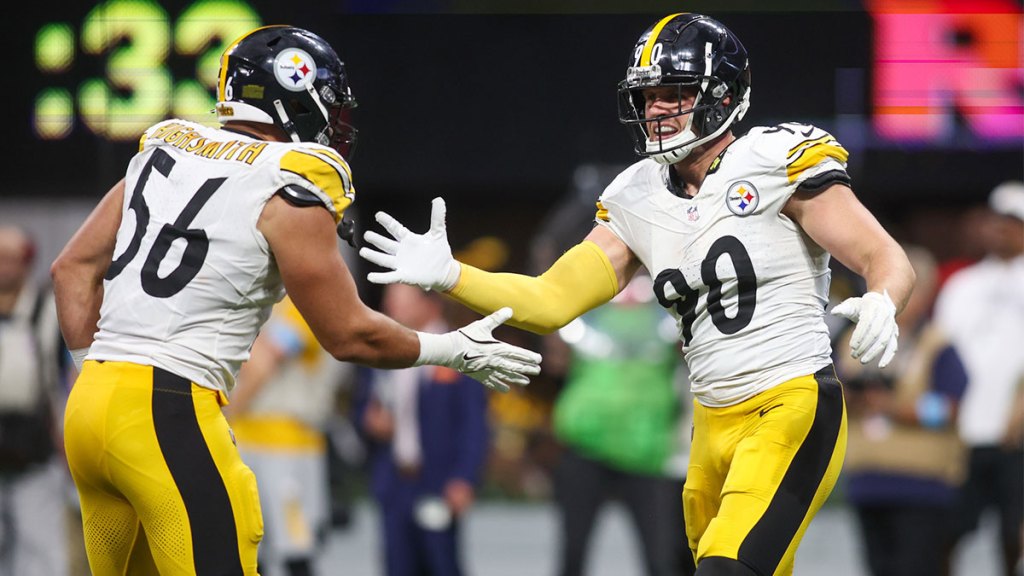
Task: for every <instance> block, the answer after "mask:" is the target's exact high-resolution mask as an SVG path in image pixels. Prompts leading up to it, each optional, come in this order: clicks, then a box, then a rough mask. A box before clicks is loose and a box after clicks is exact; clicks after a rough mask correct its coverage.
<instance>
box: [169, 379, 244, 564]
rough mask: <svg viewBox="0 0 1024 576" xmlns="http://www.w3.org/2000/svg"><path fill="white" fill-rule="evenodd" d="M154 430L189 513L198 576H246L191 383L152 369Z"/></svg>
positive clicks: (228, 509)
mask: <svg viewBox="0 0 1024 576" xmlns="http://www.w3.org/2000/svg"><path fill="white" fill-rule="evenodd" d="M153 424H154V426H155V428H156V437H157V441H158V442H159V443H160V450H161V451H162V452H163V456H164V460H165V461H166V462H167V467H168V468H169V469H170V471H171V476H172V477H173V478H174V483H175V484H176V485H177V486H178V492H179V493H180V494H181V498H182V500H183V501H184V503H185V511H186V512H187V513H188V521H189V526H190V527H191V532H192V554H193V557H194V559H195V568H196V574H197V576H243V571H242V560H241V558H240V557H239V554H238V540H237V539H238V530H237V529H236V527H235V516H234V513H233V512H232V510H231V500H230V499H229V498H228V491H227V488H225V486H224V480H223V479H222V478H221V475H220V471H219V470H217V465H216V463H215V462H214V461H213V456H212V455H211V454H210V449H209V448H208V447H207V446H206V441H205V440H204V439H203V432H202V430H201V429H200V428H199V420H198V419H197V418H196V413H195V408H194V406H193V404H192V383H191V382H189V381H188V380H187V379H185V378H182V377H180V376H177V375H174V374H171V373H170V372H167V371H166V370H161V369H160V368H153Z"/></svg>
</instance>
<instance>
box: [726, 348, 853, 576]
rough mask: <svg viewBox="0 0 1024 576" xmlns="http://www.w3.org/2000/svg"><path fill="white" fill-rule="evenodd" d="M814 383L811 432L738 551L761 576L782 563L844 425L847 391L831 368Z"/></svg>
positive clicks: (740, 556) (824, 371) (816, 377)
mask: <svg viewBox="0 0 1024 576" xmlns="http://www.w3.org/2000/svg"><path fill="white" fill-rule="evenodd" d="M814 379H815V380H817V381H818V403H817V407H816V408H815V411H814V422H813V423H812V424H811V429H810V430H809V431H808V433H807V437H806V438H805V439H804V442H803V444H801V445H800V448H798V449H797V452H796V454H795V455H794V456H793V460H792V462H790V465H789V469H788V470H787V471H786V475H785V476H783V478H782V482H781V483H780V484H779V488H778V490H776V492H775V496H774V497H773V498H772V501H771V502H770V503H769V504H768V509H767V510H765V513H764V515H763V516H761V519H760V520H759V521H758V522H757V524H755V525H754V527H753V529H751V530H750V533H749V534H747V537H746V538H745V539H744V540H743V544H741V545H740V549H739V551H738V553H737V559H738V560H739V561H740V562H742V563H744V564H746V565H747V566H750V567H752V568H754V569H755V570H757V572H758V574H773V573H774V572H775V569H776V567H778V565H779V562H781V561H782V557H783V556H784V555H785V553H786V549H787V548H789V545H790V543H791V542H792V541H793V538H794V536H795V535H796V533H797V531H798V530H799V529H800V524H801V523H803V521H804V517H806V516H807V511H808V509H809V508H810V506H811V502H812V501H813V500H814V495H815V493H816V492H817V491H818V486H820V485H821V481H822V479H823V478H824V476H825V472H826V470H827V469H828V465H829V462H830V461H831V460H832V454H833V452H835V449H836V441H837V439H838V438H839V431H840V429H841V427H842V421H843V389H842V386H841V385H840V384H839V380H838V379H837V378H836V375H835V370H834V369H833V367H832V365H831V364H830V365H829V366H827V367H825V368H823V369H821V370H819V371H818V372H816V373H815V374H814Z"/></svg>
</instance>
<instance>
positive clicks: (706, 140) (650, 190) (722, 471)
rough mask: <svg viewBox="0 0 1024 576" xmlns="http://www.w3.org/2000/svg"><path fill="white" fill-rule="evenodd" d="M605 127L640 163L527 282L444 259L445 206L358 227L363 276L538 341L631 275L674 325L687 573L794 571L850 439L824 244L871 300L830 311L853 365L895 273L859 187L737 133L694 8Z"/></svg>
mask: <svg viewBox="0 0 1024 576" xmlns="http://www.w3.org/2000/svg"><path fill="white" fill-rule="evenodd" d="M619 96H620V120H621V121H622V122H623V123H625V124H626V125H628V126H629V127H630V128H631V129H632V131H633V133H634V136H635V141H636V151H637V153H639V154H640V155H641V156H643V157H644V159H643V160H641V161H640V162H637V163H636V164H634V165H633V166H631V167H629V168H627V169H626V170H625V171H623V172H622V173H621V174H620V175H619V176H618V177H617V178H616V179H615V180H614V181H613V182H612V183H611V185H609V186H608V187H607V189H606V190H605V191H604V193H603V194H602V196H601V199H600V202H598V210H597V216H596V226H595V227H594V229H593V231H592V232H590V234H589V235H588V236H587V237H586V238H585V239H584V241H583V242H581V243H580V244H578V245H577V246H575V247H573V248H572V249H570V250H569V251H567V252H566V253H565V254H564V255H563V256H562V257H561V259H559V260H558V261H557V262H556V263H555V264H553V265H552V266H551V268H550V269H548V270H547V271H546V272H545V273H543V274H541V275H540V276H538V277H527V276H521V275H513V274H488V273H485V272H482V271H480V270H476V269H474V268H472V267H470V266H467V265H465V264H461V265H460V264H459V263H458V262H456V261H455V260H453V259H452V258H451V255H450V254H451V253H450V250H449V248H448V244H447V239H446V234H445V229H444V203H443V201H442V200H440V199H435V200H434V205H433V216H432V218H431V228H430V230H429V231H428V232H427V233H426V234H423V235H419V234H413V233H411V232H410V231H409V230H407V229H406V228H405V227H403V226H402V225H401V224H400V223H398V222H397V221H395V220H394V219H393V218H391V217H390V216H388V215H387V214H378V217H377V220H378V222H380V223H381V225H382V226H384V228H385V229H386V230H387V231H388V232H389V233H390V235H391V236H392V238H386V237H384V236H382V235H380V234H376V233H373V232H368V233H367V234H366V239H367V241H369V242H370V243H371V244H373V245H374V246H376V247H377V248H378V249H379V251H374V250H372V249H370V248H364V249H363V250H362V251H361V254H362V255H363V256H364V257H365V258H367V259H368V260H370V261H372V262H374V263H376V264H378V265H380V266H382V267H384V268H388V269H390V270H388V271H386V272H375V273H371V274H370V275H369V278H370V280H371V281H375V282H381V283H391V282H403V283H409V284H416V285H419V286H421V287H423V288H430V289H435V290H443V291H445V292H447V293H448V294H449V295H450V296H452V297H453V298H455V299H457V300H459V301H461V302H463V303H465V304H466V305H468V306H470V307H472V308H474V309H476V310H478V311H490V310H494V309H496V308H498V307H499V306H504V305H510V306H512V307H513V308H515V314H514V316H513V319H512V321H511V323H512V324H513V325H516V326H519V327H522V328H526V329H528V330H532V331H535V332H540V333H544V332H549V331H551V330H554V329H557V328H559V327H561V326H563V325H564V324H566V323H568V322H569V321H570V320H572V319H573V318H575V317H576V316H579V315H580V314H582V313H584V312H586V311H587V310H589V309H591V308H594V307H595V306H599V305H601V304H603V303H605V302H607V301H609V300H610V299H611V298H612V297H613V296H614V295H615V294H616V293H617V292H618V291H619V290H620V289H621V288H622V287H623V286H626V285H627V283H628V281H629V279H630V278H631V277H632V276H633V274H634V272H636V270H637V269H638V268H639V267H640V266H645V267H646V268H647V269H648V270H649V271H650V273H651V276H652V277H654V278H655V279H656V280H655V283H654V292H655V295H656V296H657V298H658V300H659V301H660V302H661V304H662V305H663V306H664V307H665V308H667V309H668V311H669V312H670V313H671V314H672V315H673V316H675V318H676V320H677V323H678V328H679V338H680V340H681V341H682V345H683V351H684V353H685V357H686V361H687V363H688V364H689V367H690V373H691V380H692V386H693V393H694V396H695V399H696V401H695V409H694V420H695V423H694V430H693V447H692V452H691V457H690V466H689V471H688V474H687V479H686V487H685V489H684V492H683V502H684V513H685V516H686V531H687V537H688V539H689V543H690V548H691V549H692V552H693V554H694V557H695V559H696V561H697V566H698V567H697V574H698V575H700V576H707V575H711V574H715V575H730V576H732V575H743V576H748V575H749V576H753V575H755V574H756V575H758V576H766V575H773V574H774V575H781V574H790V573H791V572H792V570H793V561H794V556H795V551H796V547H797V545H798V543H799V541H800V538H801V537H802V535H803V533H804V530H805V529H806V527H807V525H808V523H809V522H810V520H811V518H812V517H813V516H814V514H815V512H816V511H817V510H818V509H819V507H820V506H821V504H822V503H823V502H824V500H825V498H826V497H827V496H828V494H829V493H830V492H831V490H832V488H833V486H834V485H835V482H836V479H837V477H838V474H839V469H840V467H841V466H842V461H843V455H844V452H845V446H846V413H845V406H844V403H843V396H842V389H841V386H840V384H839V382H838V380H837V379H836V377H835V372H834V370H833V368H832V365H831V362H830V346H829V334H828V331H827V329H826V326H825V321H824V314H825V307H826V303H827V297H828V288H829V269H828V262H829V258H830V254H831V255H834V256H835V257H836V258H838V259H839V261H840V262H842V263H843V264H845V265H846V266H848V267H849V268H850V269H852V270H854V271H856V272H857V273H859V274H861V275H862V276H863V277H864V278H865V280H866V281H867V287H868V290H869V291H868V292H867V293H866V294H865V295H864V296H862V297H858V298H852V299H850V300H847V301H845V302H843V303H842V304H840V305H839V306H837V307H836V308H835V309H834V310H833V312H834V313H838V314H842V315H844V316H846V317H848V318H850V319H851V320H853V321H855V322H857V327H856V329H855V332H854V335H853V348H852V353H853V356H854V357H856V358H858V359H860V360H861V361H862V362H865V363H866V362H873V361H876V360H878V361H880V363H881V364H883V365H884V364H886V363H887V362H888V361H889V359H890V358H891V357H892V354H893V352H894V351H895V348H896V323H895V320H894V316H895V314H896V312H897V311H898V310H899V309H900V308H901V307H902V306H903V305H904V303H905V302H906V299H907V297H908V295H909V293H910V290H911V286H912V284H913V277H914V273H913V270H912V269H911V267H910V264H909V262H908V260H907V258H906V256H905V254H904V253H903V251H902V250H901V249H900V247H899V246H898V245H897V243H896V242H895V241H894V240H893V239H892V238H891V237H890V236H889V234H888V233H886V231H885V230H884V229H883V228H882V227H881V226H880V225H879V223H878V222H877V221H876V220H875V218H874V217H873V216H872V215H871V214H870V213H869V212H868V211H867V210H866V209H865V208H864V207H863V205H862V204H861V203H860V202H859V201H858V200H857V198H856V197H855V196H854V194H853V191H852V189H851V187H850V178H849V176H848V175H847V173H846V169H845V166H846V159H847V152H846V150H844V149H843V147H842V146H841V145H840V144H839V143H838V142H837V141H836V140H835V139H834V138H833V137H832V136H831V135H830V134H828V133H827V132H825V131H824V130H821V129H819V128H816V127H814V126H809V125H803V124H782V125H779V126H775V127H771V128H754V129H752V130H750V131H749V133H747V134H746V135H744V136H742V137H737V136H736V135H734V134H733V132H732V125H733V124H734V123H735V122H736V121H738V120H739V119H741V118H742V116H743V114H744V112H746V110H747V107H748V105H749V102H750V67H749V63H748V60H747V53H746V50H745V49H744V48H743V46H742V45H741V44H740V41H739V40H738V39H737V38H736V36H735V35H733V34H732V32H730V31H729V30H727V29H726V28H725V27H724V26H723V25H722V24H720V23H719V22H717V21H715V20H713V19H711V18H708V17H706V16H702V15H699V14H672V15H670V16H667V17H665V18H663V19H661V20H659V21H658V22H656V23H655V24H654V25H652V26H651V27H650V28H648V29H647V30H646V31H645V32H644V33H643V35H642V36H641V37H640V39H639V41H638V42H637V43H636V45H635V46H634V48H633V50H632V51H631V52H630V58H629V63H628V68H627V69H626V77H625V79H624V80H623V81H622V82H621V83H620V85H619Z"/></svg>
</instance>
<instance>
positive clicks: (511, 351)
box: [415, 308, 541, 392]
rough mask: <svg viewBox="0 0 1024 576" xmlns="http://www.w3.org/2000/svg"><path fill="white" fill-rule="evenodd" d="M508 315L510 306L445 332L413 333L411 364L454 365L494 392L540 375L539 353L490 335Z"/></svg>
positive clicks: (526, 382) (522, 384)
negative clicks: (416, 352)
mask: <svg viewBox="0 0 1024 576" xmlns="http://www.w3.org/2000/svg"><path fill="white" fill-rule="evenodd" d="M511 317H512V309H511V308H502V309H501V310H498V311H497V312H495V313H493V314H491V315H490V316H487V317H486V318H483V319H480V320H477V321H476V322H473V323H472V324H468V325H466V326H463V327H462V328H459V329H458V330H455V331H453V332H448V333H447V334H427V333H425V332H417V334H418V335H419V337H420V356H419V358H418V359H417V360H416V364H415V365H416V366H421V365H423V364H435V365H438V366H447V367H449V368H454V369H456V370H458V371H459V372H462V373H463V374H466V375H467V376H470V377H472V378H474V379H476V380H478V381H480V382H481V383H482V384H483V385H484V386H487V387H488V388H490V389H492V390H497V391H498V392H508V390H509V385H510V384H516V385H519V386H526V385H527V384H529V383H530V379H529V376H536V375H537V374H540V361H541V356H540V354H537V353H536V352H531V351H530V350H527V349H525V348H520V347H518V346H513V345H511V344H506V343H505V342H502V341H500V340H495V339H494V337H493V336H491V332H492V331H493V330H494V329H495V328H497V327H498V326H500V325H501V324H504V323H505V322H506V321H508V319H509V318H511Z"/></svg>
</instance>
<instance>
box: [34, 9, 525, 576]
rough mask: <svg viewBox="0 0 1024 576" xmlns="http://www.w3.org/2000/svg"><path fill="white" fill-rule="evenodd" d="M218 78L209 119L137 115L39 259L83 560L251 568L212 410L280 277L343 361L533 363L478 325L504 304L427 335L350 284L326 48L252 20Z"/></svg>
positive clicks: (245, 508)
mask: <svg viewBox="0 0 1024 576" xmlns="http://www.w3.org/2000/svg"><path fill="white" fill-rule="evenodd" d="M218 91H219V98H218V99H219V102H218V104H217V113H218V117H219V120H220V121H221V122H223V123H224V127H223V128H222V129H214V128H208V127H204V126H201V125H198V124H194V123H191V122H186V121H182V120H170V121H165V122H161V123H159V124H156V125H155V126H153V127H151V128H149V129H148V130H147V131H146V132H145V134H143V135H142V138H141V140H140V142H139V153H138V154H137V155H136V156H135V157H134V158H133V159H132V160H131V162H130V164H129V165H128V169H127V173H126V176H125V178H124V179H123V180H122V181H121V182H119V183H118V184H117V185H115V186H114V187H113V189H112V190H111V191H110V192H109V193H108V194H107V195H106V196H105V197H104V198H103V200H102V201H101V202H100V204H99V205H98V206H97V208H96V209H95V210H94V211H93V213H92V214H91V215H90V217H89V219H88V220H87V221H86V222H85V224H83V226H82V228H81V229H80V230H79V231H78V232H77V233H76V234H75V236H74V237H73V238H72V239H71V241H70V242H69V243H68V245H67V247H66V248H65V249H64V251H63V252H62V254H61V255H60V257H59V258H58V259H57V260H56V261H55V262H54V264H53V268H52V274H53V279H54V283H55V289H56V294H57V299H58V313H59V317H60V323H61V329H62V331H63V333H64V338H65V340H66V341H67V344H68V346H69V348H70V349H71V350H72V351H73V352H72V354H73V356H74V357H75V360H76V365H77V366H78V367H79V369H80V375H79V378H78V380H77V382H76V383H75V386H74V389H73V390H72V392H71V395H70V397H69V399H68V403H67V412H66V414H65V442H66V449H67V459H68V464H69V465H70V468H71V473H72V475H73V477H74V480H75V484H76V486H77V488H78V492H79V495H80V496H81V503H82V516H83V522H84V528H85V538H86V548H87V551H88V556H89V564H90V567H91V569H92V573H93V574H96V575H98V576H108V575H109V576H113V575H122V574H126V573H127V574H136V573H140V574H141V573H145V574H151V573H154V572H159V573H160V574H163V575H165V576H168V575H192V574H218V575H227V574H237V575H254V574H256V549H257V545H258V543H259V541H260V538H261V536H262V533H263V525H262V519H261V515H260V507H259V501H258V497H257V491H256V485H255V480H254V478H253V475H252V472H251V471H250V470H249V469H248V468H247V467H246V466H245V465H244V464H243V463H242V461H241V460H240V459H239V456H238V452H237V449H236V448H235V446H234V444H233V440H232V437H231V433H230V431H229V429H228V425H227V423H226V422H225V420H224V417H223V416H222V414H221V410H220V407H221V406H222V405H224V404H225V403H226V402H227V395H228V392H229V391H230V390H231V388H232V386H233V385H234V379H235V375H236V374H237V372H238V369H239V367H240V365H241V364H242V362H244V361H245V360H246V359H247V357H248V355H249V348H250V346H251V345H252V343H253V340H254V339H255V338H256V334H257V332H258V331H259V329H260V326H261V325H262V324H263V322H264V321H265V320H266V319H267V316H268V314H269V312H270V308H271V306H272V305H273V304H274V303H276V302H277V301H279V300H280V299H281V298H282V296H283V294H284V289H285V288H287V291H288V294H289V295H290V296H291V299H292V301H293V302H294V304H295V306H296V307H297V308H298V309H299V311H300V312H301V314H302V316H303V317H304V318H306V320H307V321H308V323H309V325H310V327H311V328H312V330H313V332H314V334H315V335H316V336H317V339H318V340H319V341H320V343H321V344H322V345H323V346H324V348H325V349H326V350H327V351H328V352H330V353H331V354H333V355H334V356H335V357H337V358H338V359H340V360H346V361H352V362H358V363H363V364H367V365H370V366H376V367H383V368H398V367H408V366H415V365H420V364H437V365H442V366H448V367H451V368H455V369H457V370H460V371H462V372H466V373H467V374H469V375H471V376H473V377H475V378H477V379H478V380H480V381H481V382H483V383H484V384H485V385H487V386H490V387H492V388H495V389H499V390H505V389H507V387H508V385H510V384H517V385H522V384H526V383H527V382H528V376H529V375H532V374H536V373H538V372H539V362H540V357H539V356H538V355H537V354H534V353H533V352H530V351H528V350H523V349H520V348H516V347H513V346H510V345H508V344H505V343H503V342H499V341H497V340H495V339H494V338H492V337H491V331H492V330H493V329H494V328H495V327H496V326H498V325H499V324H501V323H502V322H503V321H504V320H506V319H507V318H508V317H509V316H510V315H511V311H510V310H508V309H505V310H502V311H500V312H498V313H496V314H493V315H491V316H489V317H487V318H484V319H482V320H479V321H477V322H475V323H473V324H470V325H469V326H466V327H464V328H462V329H460V330H458V331H455V332H449V333H448V334H441V335H433V334H423V333H418V332H414V331H412V330H409V329H407V328H405V327H403V326H401V325H399V324H397V323H395V322H394V321H392V320H390V319H389V318H387V317H385V316H383V315H381V314H378V313H376V312H374V311H372V310H370V309H369V308H367V307H366V306H365V305H364V304H363V303H362V302H361V301H360V300H359V296H358V294H357V292H356V287H355V283H354V282H353V279H352V277H351V275H350V273H349V271H348V269H347V268H346V266H345V264H344V261H343V260H342V257H341V254H340V252H339V251H338V246H337V239H336V238H335V230H336V229H337V230H341V231H344V230H346V228H347V227H346V226H345V224H346V222H344V221H343V216H344V213H345V209H346V208H348V206H349V205H350V204H351V203H352V201H353V200H354V199H355V189H354V188H353V186H352V174H351V172H350V170H349V167H348V164H347V163H346V160H345V157H344V155H345V153H346V150H347V148H348V145H349V144H351V142H352V137H353V136H354V132H353V130H352V129H351V127H350V126H348V125H347V124H346V123H345V122H344V121H343V117H344V116H345V114H346V111H347V110H348V109H350V108H352V107H354V106H355V100H354V99H353V97H352V94H351V92H350V90H349V86H348V79H347V77H346V74H345V69H344V67H343V64H342V62H341V60H340V59H339V58H338V56H337V55H336V54H335V52H334V50H333V49H332V48H331V47H330V45H328V44H327V43H326V42H325V41H324V40H323V39H321V38H320V37H318V36H316V35H314V34H312V33H309V32H307V31H305V30H301V29H298V28H292V27H285V26H272V27H267V28H260V29H258V30H254V31H252V32H250V33H249V34H247V35H245V36H243V37H242V38H240V39H239V40H237V41H235V42H234V43H233V44H231V45H230V46H229V47H228V48H227V50H226V51H225V52H224V55H223V56H222V59H221V69H220V85H219V90H218ZM97 328H98V329H97ZM154 565H155V566H154Z"/></svg>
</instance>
